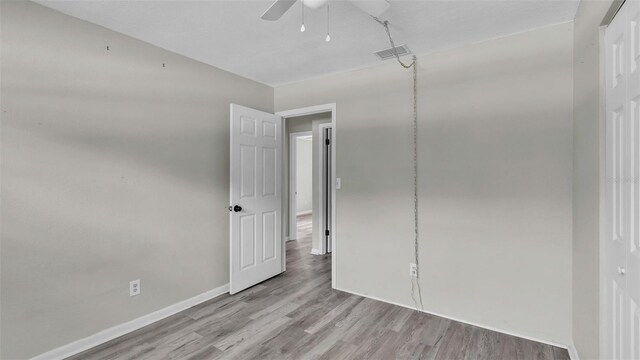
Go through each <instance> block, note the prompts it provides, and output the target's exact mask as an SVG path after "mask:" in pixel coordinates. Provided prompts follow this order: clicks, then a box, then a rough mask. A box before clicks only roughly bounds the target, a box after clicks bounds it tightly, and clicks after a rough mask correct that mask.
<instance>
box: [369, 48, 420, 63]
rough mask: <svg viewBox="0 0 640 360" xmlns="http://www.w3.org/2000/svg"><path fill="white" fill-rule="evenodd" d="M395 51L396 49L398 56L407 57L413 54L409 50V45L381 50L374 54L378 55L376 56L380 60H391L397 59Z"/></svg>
mask: <svg viewBox="0 0 640 360" xmlns="http://www.w3.org/2000/svg"><path fill="white" fill-rule="evenodd" d="M393 49H395V50H396V51H397V52H398V56H405V55H409V54H411V50H409V48H408V47H407V45H400V46H396V47H395V48H388V49H384V50H380V51H377V52H375V53H374V54H376V56H377V57H378V58H380V60H387V59H391V58H394V57H395V55H394V54H393Z"/></svg>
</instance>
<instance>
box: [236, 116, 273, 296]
mask: <svg viewBox="0 0 640 360" xmlns="http://www.w3.org/2000/svg"><path fill="white" fill-rule="evenodd" d="M281 130H282V118H281V117H280V116H276V115H273V114H269V113H265V112H262V111H258V110H254V109H251V108H247V107H244V106H240V105H235V104H231V126H230V145H231V154H230V173H229V174H230V181H231V183H230V189H229V193H230V203H229V205H230V208H229V210H230V234H229V237H230V263H229V272H230V276H229V288H230V291H229V292H230V293H231V294H235V293H237V292H239V291H242V290H244V289H246V288H248V287H251V286H253V285H255V284H257V283H259V282H261V281H264V280H266V279H269V278H271V277H273V276H275V275H278V274H280V273H281V272H282V271H283V269H282V246H283V245H282V218H281V216H282V132H281ZM235 206H238V208H235V209H234V207H235Z"/></svg>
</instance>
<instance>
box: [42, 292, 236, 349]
mask: <svg viewBox="0 0 640 360" xmlns="http://www.w3.org/2000/svg"><path fill="white" fill-rule="evenodd" d="M227 292H229V284H226V285H222V286H220V287H218V288H215V289H213V290H209V291H207V292H204V293H202V294H200V295H196V296H194V297H192V298H189V299H187V300H184V301H181V302H179V303H177V304H173V305H170V306H167V307H166V308H164V309H160V310H158V311H154V312H152V313H150V314H147V315H144V316H141V317H139V318H137V319H134V320H131V321H128V322H126V323H123V324H120V325H116V326H114V327H111V328H109V329H106V330H103V331H100V332H99V333H96V334H93V335H91V336H88V337H86V338H84V339H80V340H77V341H74V342H72V343H70V344H67V345H63V346H61V347H59V348H55V349H53V350H50V351H47V352H46V353H43V354H40V355H38V356H36V357H34V358H32V359H31V360H54V359H56V360H57V359H64V358H67V357H69V356H73V355H76V354H79V353H81V352H83V351H85V350H89V349H91V348H93V347H95V346H98V345H100V344H103V343H105V342H107V341H109V340H113V339H115V338H117V337H119V336H122V335H125V334H128V333H130V332H132V331H135V330H138V329H140V328H142V327H145V326H147V325H150V324H152V323H154V322H156V321H159V320H162V319H164V318H166V317H169V316H171V315H174V314H176V313H179V312H180V311H183V310H186V309H188V308H190V307H193V306H196V305H198V304H200V303H203V302H205V301H207V300H211V299H213V298H215V297H218V296H220V295H222V294H224V293H227Z"/></svg>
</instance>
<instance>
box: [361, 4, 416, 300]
mask: <svg viewBox="0 0 640 360" xmlns="http://www.w3.org/2000/svg"><path fill="white" fill-rule="evenodd" d="M372 17H373V19H374V20H375V21H377V22H378V23H379V24H380V25H382V26H383V27H384V29H385V31H386V32H387V37H388V38H389V43H390V44H391V51H392V52H393V55H395V57H396V60H397V61H398V63H399V64H400V65H402V67H403V68H405V69H409V68H412V70H413V229H414V239H413V251H414V253H413V256H414V261H415V264H416V276H415V277H412V278H411V299H413V303H414V304H415V306H416V309H420V310H423V309H424V305H423V304H422V289H421V288H420V244H419V242H418V240H419V231H418V58H417V57H416V56H415V55H414V56H413V58H412V59H413V61H412V62H411V63H410V64H405V63H404V62H402V60H401V59H400V56H399V55H398V51H397V49H396V45H395V44H394V42H393V37H392V36H391V31H389V22H388V21H386V20H384V21H383V20H380V19H378V18H377V17H375V16H372ZM416 289H417V290H418V299H416ZM418 304H419V306H418Z"/></svg>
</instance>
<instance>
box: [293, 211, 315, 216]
mask: <svg viewBox="0 0 640 360" xmlns="http://www.w3.org/2000/svg"><path fill="white" fill-rule="evenodd" d="M312 212H313V210H306V211H298V212H297V213H296V216H302V215H309V214H311V213H312Z"/></svg>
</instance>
